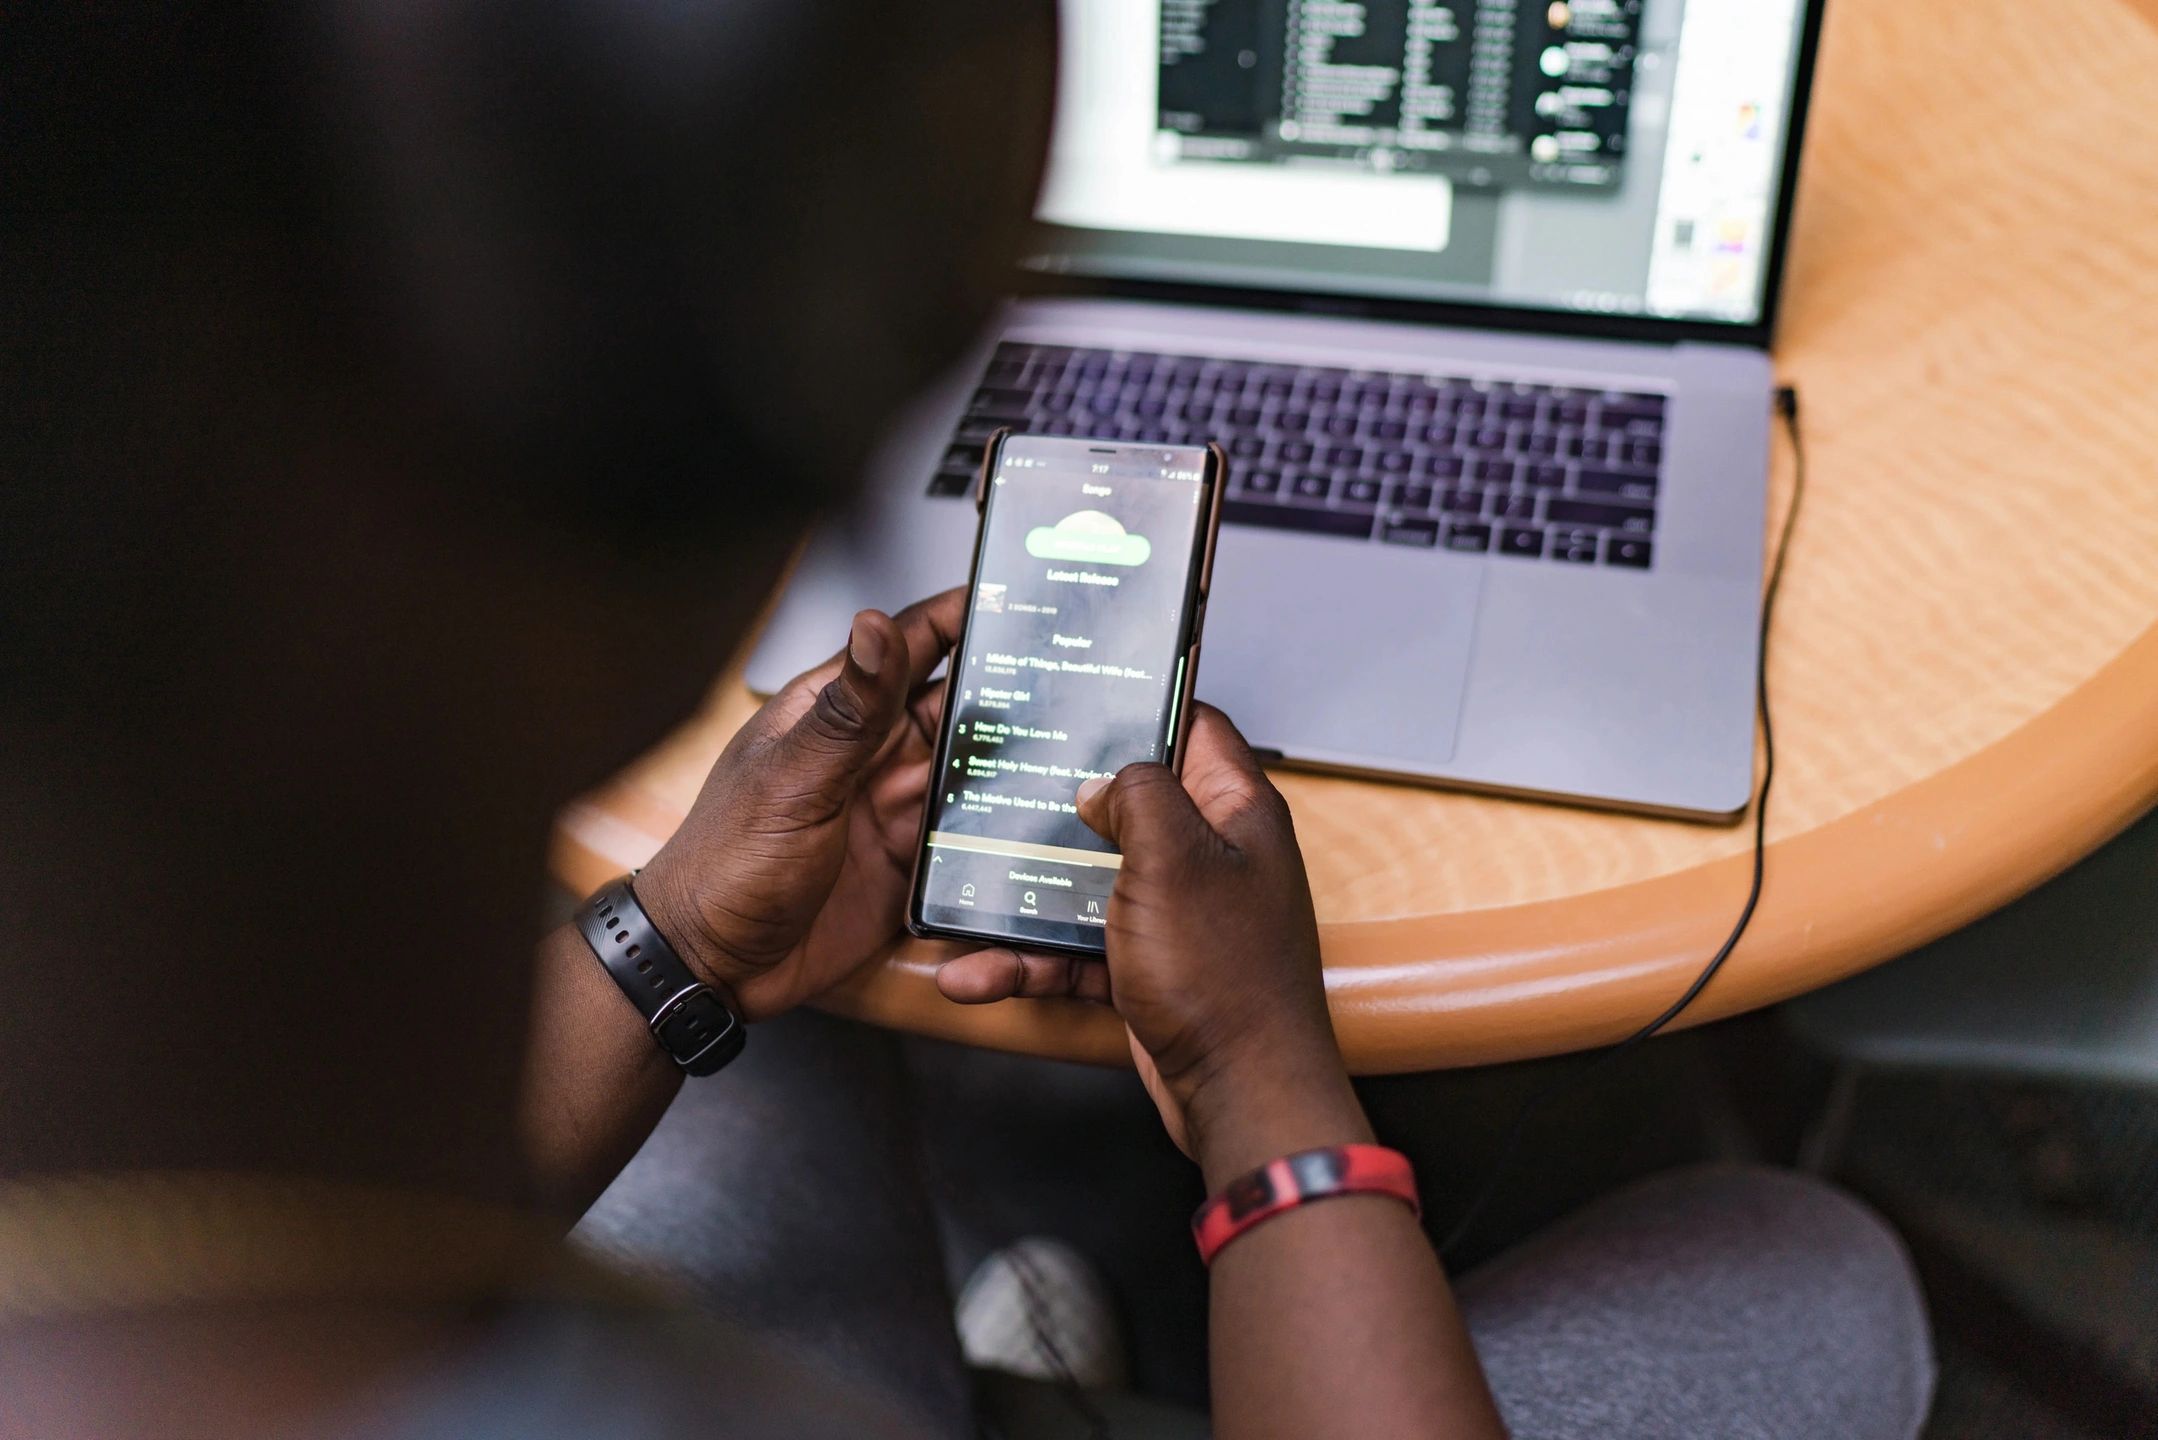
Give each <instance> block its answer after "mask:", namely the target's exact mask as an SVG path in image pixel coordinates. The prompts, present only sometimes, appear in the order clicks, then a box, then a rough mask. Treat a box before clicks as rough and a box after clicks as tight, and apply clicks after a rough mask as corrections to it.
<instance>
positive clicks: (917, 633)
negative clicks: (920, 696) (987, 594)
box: [892, 585, 967, 687]
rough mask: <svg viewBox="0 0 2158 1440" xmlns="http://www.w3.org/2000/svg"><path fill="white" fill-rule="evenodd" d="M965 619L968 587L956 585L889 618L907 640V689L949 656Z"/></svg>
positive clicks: (917, 683)
mask: <svg viewBox="0 0 2158 1440" xmlns="http://www.w3.org/2000/svg"><path fill="white" fill-rule="evenodd" d="M966 616H967V587H966V586H964V585H955V586H954V587H952V588H951V589H949V590H946V591H945V592H944V593H943V594H941V595H932V596H930V597H929V598H928V599H926V600H917V601H915V602H914V603H913V604H912V605H909V606H908V607H907V608H906V609H904V610H902V611H900V612H899V613H898V614H897V615H895V616H893V617H892V618H893V619H894V620H895V621H896V622H897V623H898V625H899V633H900V634H901V635H903V636H905V637H906V642H907V684H908V686H909V687H912V686H915V685H919V684H921V683H922V682H923V681H924V680H927V679H928V678H929V672H930V671H932V670H934V669H936V668H937V662H938V661H940V660H942V659H943V658H944V657H945V656H947V655H949V654H951V653H952V647H953V646H954V645H957V644H958V643H959V627H960V625H961V624H962V623H964V621H965V620H966Z"/></svg>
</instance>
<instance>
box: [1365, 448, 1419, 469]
mask: <svg viewBox="0 0 2158 1440" xmlns="http://www.w3.org/2000/svg"><path fill="white" fill-rule="evenodd" d="M1415 458H1416V457H1415V456H1413V455H1411V454H1409V452H1408V451H1406V450H1381V451H1380V452H1379V453H1378V454H1377V455H1374V456H1373V457H1372V460H1371V463H1372V466H1373V468H1375V469H1377V470H1378V471H1379V472H1380V473H1381V474H1385V475H1403V474H1406V473H1408V469H1409V466H1410V464H1411V463H1413V462H1414V460H1415Z"/></svg>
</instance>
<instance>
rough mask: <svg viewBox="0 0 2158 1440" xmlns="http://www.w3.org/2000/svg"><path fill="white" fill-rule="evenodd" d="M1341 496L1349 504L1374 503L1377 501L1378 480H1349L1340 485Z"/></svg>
mask: <svg viewBox="0 0 2158 1440" xmlns="http://www.w3.org/2000/svg"><path fill="white" fill-rule="evenodd" d="M1341 498H1342V500H1343V501H1345V502H1346V503H1348V504H1351V505H1376V504H1378V503H1379V482H1378V481H1376V480H1351V481H1350V482H1349V483H1348V484H1347V485H1344V486H1343V487H1342V490H1341Z"/></svg>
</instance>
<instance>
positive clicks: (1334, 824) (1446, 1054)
mask: <svg viewBox="0 0 2158 1440" xmlns="http://www.w3.org/2000/svg"><path fill="white" fill-rule="evenodd" d="M2153 75H2158V0H2133V3H2130V0H2056V3H2052V4H2047V5H2042V6H2041V5H2028V4H2019V3H2015V0H1964V3H1956V4H1951V3H1948V0H1923V3H1920V0H1832V3H1831V4H1830V5H1829V10H1828V20H1827V31H1826V34H1825V35H1824V37H1823V43H1822V50H1821V57H1820V66H1819V72H1818V76H1817V80H1816V86H1815V107H1814V112H1813V119H1812V122H1811V127H1810V131H1809V135H1808V140H1807V153H1806V156H1805V160H1804V178H1803V180H1802V183H1801V188H1800V196H1799V203H1798V209H1797V218H1796V225H1795V230H1794V237H1793V248H1792V255H1791V266H1790V271H1789V275H1788V280H1787V291H1786V305H1785V313H1784V318H1783V324H1782V330H1781V334H1780V337H1779V340H1778V344H1777V347H1776V355H1777V361H1778V370H1779V373H1780V374H1781V375H1782V376H1783V377H1784V378H1785V379H1787V380H1789V381H1791V382H1793V383H1795V384H1797V385H1798V386H1799V389H1800V393H1801V400H1802V404H1803V417H1804V424H1805V438H1806V445H1807V459H1808V482H1809V486H1808V495H1807V500H1806V508H1805V511H1804V513H1803V515H1802V517H1801V520H1800V523H1799V529H1798V534H1797V538H1796V541H1795V542H1794V546H1793V549H1792V552H1791V556H1790V560H1789V564H1788V573H1787V576H1786V579H1785V584H1784V591H1783V597H1782V600H1781V602H1780V608H1779V613H1778V616H1777V622H1776V631H1775V637H1774V639H1773V641H1772V643H1771V647H1770V654H1771V671H1770V685H1771V693H1772V701H1773V704H1774V709H1775V714H1776V729H1777V751H1778V757H1777V760H1778V765H1777V782H1776V789H1775V796H1774V800H1773V802H1772V804H1771V807H1770V823H1769V833H1770V848H1769V853H1768V883H1767V888H1766V893H1765V896H1764V900H1763V903H1762V906H1761V909H1760V912H1759V914H1758V915H1757V917H1756V918H1755V920H1754V923H1753V926H1752V928H1751V930H1750V931H1749V932H1748V935H1747V937H1746V939H1745V941H1744V942H1743V943H1742V945H1741V946H1740V947H1739V949H1738V951H1737V953H1736V954H1735V955H1734V956H1733V957H1732V960H1731V962H1730V964H1729V965H1728V966H1727V967H1726V969H1725V971H1724V973H1723V974H1722V975H1721V976H1720V977H1719V978H1718V979H1717V981H1716V982H1715V983H1714V984H1713V985H1712V986H1711V987H1710V988H1709V990H1708V991H1707V992H1706V993H1705V994H1704V995H1703V997H1702V999H1701V1000H1700V1001H1699V1002H1698V1003H1697V1004H1696V1005H1695V1007H1694V1008H1693V1009H1692V1010H1691V1011H1690V1012H1689V1014H1688V1016H1687V1019H1688V1020H1689V1021H1690V1022H1698V1021H1702V1020H1707V1019H1711V1018H1714V1017H1717V1016H1721V1015H1728V1014H1732V1013H1735V1012H1737V1011H1740V1010H1744V1009H1747V1008H1750V1007H1753V1006H1757V1005H1762V1004H1766V1003H1769V1002H1772V1001H1774V1000H1778V999H1782V998H1785V997H1788V996H1790V995H1794V994H1798V993H1801V992H1803V991H1805V990H1808V989H1811V988H1814V987H1816V986H1819V985H1822V984H1825V983H1828V982H1829V981H1832V980H1835V979H1838V978H1841V977H1842V976H1845V975H1848V974H1851V973H1853V972H1854V971H1857V970H1859V969H1862V968H1864V967H1866V966H1868V965H1872V964H1875V963H1878V962H1879V961H1882V960H1885V959H1888V958H1891V957H1893V956H1894V955H1897V954H1899V953H1901V952H1903V951H1904V950H1907V949H1909V948H1911V947H1912V946H1914V945H1916V944H1919V943H1921V942H1923V941H1925V940H1927V939H1930V938H1932V937H1934V936H1936V935H1939V934H1941V933H1944V932H1945V931H1947V930H1949V929H1952V928H1954V927H1955V926H1957V925H1960V924H1963V923H1965V922H1967V921H1969V920H1970V919H1973V918H1975V917H1976V916H1978V915H1980V914H1983V913H1985V912H1986V911H1987V910H1989V909H1992V908H1994V907H1995V906H1998V905H2000V904H2002V903H2004V902H2006V901H2007V900H2009V899H2011V898H2013V897H2014V896H2016V895H2018V894H2020V893H2021V892H2023V891H2024V890H2026V889H2028V888H2030V887H2031V886H2032V885H2035V884H2037V883H2038V882H2039V881H2041V880H2043V879H2045V878H2046V877H2048V876H2049V875H2051V874H2053V873H2055V872H2056V871H2058V870H2060V869H2061V868H2063V867H2065V866H2066V865H2068V864H2070V863H2072V862H2073V861H2074V860H2075V859H2077V858H2078V857H2080V856H2081V855H2083V854H2085V853H2087V852H2088V851H2089V850H2091V849H2092V848H2094V847H2095V846H2097V845H2098V844H2099V843H2101V842H2102V841H2103V840H2104V839H2106V838H2107V837H2108V836H2109V835H2111V834H2113V833H2114V832H2115V831H2117V830H2119V829H2120V828H2122V827H2123V826H2125V825H2126V824H2128V823H2129V822H2130V821H2131V820H2132V819H2134V818H2135V817H2136V816H2137V815H2138V814H2140V813H2142V811H2144V810H2145V809H2147V808H2149V807H2150V805H2151V804H2152V803H2153V802H2154V801H2158V625H2154V621H2158V105H2154V104H2153V103H2152V101H2153V98H2154V93H2153V90H2152V88H2151V86H2152V82H2151V77H2152V76H2153ZM1789 480H1790V457H1789V455H1788V454H1787V453H1784V452H1782V451H1781V450H1780V449H1779V453H1778V455H1777V458H1776V462H1775V466H1774V473H1773V482H1772V484H1773V497H1772V503H1771V511H1772V515H1773V514H1780V513H1781V509H1782V506H1783V504H1784V501H1785V499H1786V497H1787V495H1788V487H1789ZM842 638H843V637H837V636H835V637H834V648H835V649H836V648H837V646H838V644H839V642H840V640H841V639H842ZM753 704H754V701H753V700H752V699H751V698H750V697H749V696H748V694H747V692H746V691H745V690H744V688H743V686H742V683H741V679H740V676H739V673H738V672H737V671H730V672H729V673H728V674H727V675H725V676H723V677H722V678H721V679H720V681H719V682H718V684H717V685H716V687H715V688H714V690H713V692H712V695H711V698H710V701H709V702H708V704H707V706H706V707H705V709H704V711H703V712H702V713H701V714H699V715H698V716H696V717H695V718H694V719H692V720H691V721H690V722H689V723H688V724H687V725H685V726H684V727H683V728H682V729H681V730H679V731H678V732H677V733H675V734H674V735H672V736H670V737H669V738H668V739H667V740H666V741H664V742H663V743H662V744H661V745H660V746H659V747H658V748H657V749H656V750H654V751H653V752H652V753H651V754H650V755H649V756H647V757H646V758H645V759H643V760H641V761H640V762H638V763H637V764H636V765H634V766H632V767H631V768H630V769H629V770H628V771H626V772H625V773H624V774H623V775H621V776H620V777H618V778H617V780H616V781H615V782H613V783H612V784H610V785H609V786H608V787H606V788H605V789H604V790H603V791H601V792H600V793H598V794H595V795H593V796H590V797H587V798H586V799H584V800H583V801H580V802H579V803H577V804H575V805H573V806H571V807H569V809H568V810H566V811H565V813H564V815H563V817H562V822H561V825H560V828H559V830H558V834H557V849H556V864H555V868H556V872H557V874H558V875H559V876H560V878H562V879H563V880H564V881H565V882H567V883H569V884H570V885H572V886H573V887H576V888H579V889H584V888H589V887H591V886H594V885H597V884H598V883H599V882H601V881H603V880H605V879H607V878H608V877H610V876H612V875H615V874H619V873H620V872H621V871H622V870H623V869H625V868H627V867H628V866H630V865H634V864H639V863H642V861H643V860H644V858H645V857H646V856H647V855H648V854H649V853H650V852H651V851H652V850H653V849H654V848H656V847H657V845H658V844H659V843H660V841H661V840H662V839H663V838H664V837H665V836H666V835H667V834H668V833H669V832H671V830H672V829H673V827H674V825H675V823H676V822H677V821H678V820H679V818H680V816H681V815H682V813H683V812H684V811H685V810H686V808H687V806H688V804H689V802H690V800H691V799H692V798H693V797H694V795H695V793H696V790H697V787H698V785H699V784H700V783H701V781H702V778H703V775H704V771H705V769H706V768H707V767H708V766H709V764H710V763H711V760H712V758H713V757H714V756H715V755H716V754H717V753H718V750H719V747H720V745H721V744H722V742H723V741H724V739H725V737H726V736H727V735H728V734H730V733H732V731H733V729H734V727H735V726H737V725H738V724H739V723H740V722H741V720H742V718H743V716H745V715H746V714H748V713H749V711H750V709H751V708H752V706H753ZM1277 779H1278V780H1279V783H1280V784H1281V787H1282V789H1283V791H1284V792H1285V793H1286V794H1287V796H1288V797H1289V801H1290V803H1291V805H1292V807H1293V808H1294V810H1295V813H1296V820H1297V828H1298V833H1299V835H1300V836H1301V838H1302V840H1303V844H1304V850H1305V854H1306V856H1307V858H1308V859H1309V861H1310V866H1311V874H1312V882H1313V887H1314V891H1315V894H1316V896H1317V902H1318V908H1319V918H1320V922H1321V928H1322V932H1323V935H1322V939H1323V945H1324V948H1325V953H1326V959H1327V967H1328V982H1329V987H1330V992H1331V994H1332V997H1333V1003H1334V1007H1335V1015H1336V1023H1337V1027H1338V1029H1339V1032H1340V1035H1341V1039H1342V1043H1343V1047H1344V1049H1345V1050H1346V1052H1347V1053H1348V1055H1349V1058H1350V1061H1351V1063H1352V1065H1354V1066H1355V1067H1356V1068H1358V1069H1360V1070H1364V1071H1383V1070H1407V1069H1422V1068H1431V1067H1438V1066H1446V1065H1457V1064H1468V1063H1478V1062H1484V1061H1492V1060H1501V1059H1509V1058H1518V1057H1523V1056H1529V1055H1537V1054H1547V1053H1552V1052H1556V1051H1561V1050H1566V1049H1572V1048H1577V1047H1579V1046H1583V1045H1587V1044H1592V1043H1596V1042H1599V1041H1605V1040H1610V1039H1614V1038H1617V1037H1618V1036H1620V1035H1623V1034H1624V1033H1626V1032H1627V1031H1629V1030H1630V1029H1632V1028H1633V1027H1634V1026H1635V1025H1637V1024H1638V1023H1640V1022H1641V1021H1642V1020H1645V1019H1646V1018H1648V1017H1649V1016H1650V1015H1653V1014H1654V1013H1655V1012H1656V1011H1657V1010H1659V1009H1661V1008H1662V1007H1663V1006H1664V1005H1665V1004H1667V1003H1668V1002H1669V1000H1670V999H1672V998H1675V997H1676V995H1677V994H1678V993H1679V992H1680V991H1681V990H1682V989H1683V988H1684V986H1685V984H1686V983H1687V981H1688V980H1690V979H1691V978H1692V976H1693V975H1694V974H1695V973H1697V972H1698V970H1699V968H1700V966H1701V965H1702V963H1703V962H1704V961H1705V959H1706V957H1707V956H1708V954H1709V953H1710V952H1712V951H1713V949H1714V947H1715V945H1716V944H1717V943H1718V942H1719V941H1720V940H1721V938H1722V936H1723V935H1724V933H1725V932H1726V931H1727V930H1728V929H1729V927H1730V925H1731V922H1732V920H1733V919H1734V918H1735V916H1736V912H1737V909H1738V906H1739V903H1740V901H1741V900H1742V899H1743V897H1744V894H1745V888H1746V865H1747V856H1746V852H1747V848H1748V842H1749V831H1748V828H1747V827H1744V826H1734V827H1729V828H1724V827H1706V826H1700V825H1694V824H1688V823H1685V822H1680V821H1668V820H1654V819H1644V818H1638V817H1631V816H1624V815H1615V814H1602V813H1595V812H1590V811H1584V810H1571V809H1567V808H1564V807H1559V806H1553V805H1539V804H1531V803H1524V802H1520V801H1509V800H1499V799H1491V798H1484V797H1476V796H1469V795H1460V794H1444V793H1437V792H1432V791H1428V790H1420V789H1413V788H1409V787H1404V786H1386V785H1374V784H1368V783H1363V782H1356V781H1347V780H1338V779H1329V778H1321V777H1315V776H1308V775H1297V774H1291V773H1283V774H1281V775H1279V776H1278V777H1277ZM936 954H937V951H936V949H935V947H930V946H924V945H914V944H910V945H908V946H906V947H904V948H903V949H902V950H901V951H899V952H898V953H897V954H895V956H894V957H893V958H892V960H891V961H889V962H888V963H887V964H885V965H884V966H882V967H881V968H873V969H872V970H871V971H870V972H868V973H866V974H864V975H863V976H862V977H860V978H859V980H857V981H856V982H854V983H852V984H851V985H850V986H849V987H848V988H846V989H845V990H843V991H842V992H840V993H839V994H837V995H835V996H833V997H832V1001H831V1004H832V1008H834V1009H837V1010H841V1011H844V1012H846V1013H850V1014H855V1015H859V1016H864V1017H867V1018H870V1019H874V1020H879V1021H883V1022H886V1023H890V1024H895V1025H900V1026H904V1027H906V1028H909V1029H914V1030H919V1031H923V1032H926V1033H930V1034H936V1035H943V1036H949V1037H953V1038H959V1039H965V1040H970V1041H974V1042H976V1043H981V1044H987V1045H995V1046H999V1047H1004V1048H1011V1049H1020V1050H1028V1051H1034V1052H1038V1053H1042V1054H1051V1055H1060V1056H1067V1057H1072V1058H1083V1059H1090V1060H1099V1061H1103V1062H1110V1063H1116V1062H1121V1061H1122V1060H1123V1059H1124V1058H1125V1051H1124V1044H1123V1040H1122V1036H1121V1032H1120V1031H1119V1030H1118V1029H1117V1027H1116V1025H1115V1023H1114V1020H1113V1017H1111V1016H1109V1015H1107V1014H1106V1013H1104V1012H1100V1011H1097V1010H1094V1009H1092V1008H1090V1007H1084V1006H1076V1005H1040V1004H1037V1005H1005V1006H996V1007H988V1008H984V1009H966V1008H963V1007H959V1006H954V1005H950V1004H947V1003H946V1002H944V1001H943V1000H942V999H941V998H940V997H938V996H937V994H936V993H935V990H934V988H933V986H932V984H931V981H930V979H929V973H930V968H931V966H932V964H933V962H934V959H935V956H936Z"/></svg>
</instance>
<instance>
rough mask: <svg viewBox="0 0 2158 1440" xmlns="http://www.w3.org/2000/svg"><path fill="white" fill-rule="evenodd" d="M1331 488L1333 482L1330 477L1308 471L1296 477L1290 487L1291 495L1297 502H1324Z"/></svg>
mask: <svg viewBox="0 0 2158 1440" xmlns="http://www.w3.org/2000/svg"><path fill="white" fill-rule="evenodd" d="M1333 488H1334V481H1333V478H1332V477H1331V476H1327V475H1320V474H1317V473H1315V472H1312V471H1308V470H1307V471H1305V472H1304V473H1303V474H1301V475H1299V476H1297V477H1296V481H1295V483H1294V484H1293V485H1291V486H1290V490H1291V493H1293V494H1294V495H1295V496H1296V498H1297V499H1299V500H1324V499H1325V498H1326V497H1327V496H1328V495H1329V494H1330V493H1332V491H1333Z"/></svg>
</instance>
